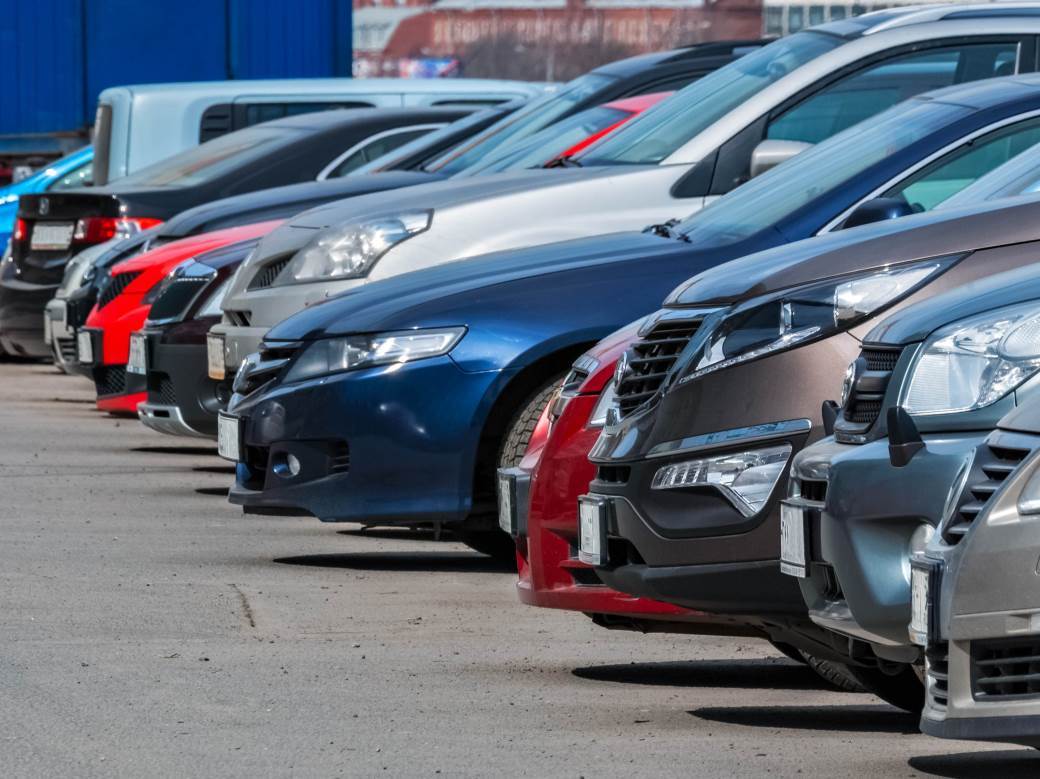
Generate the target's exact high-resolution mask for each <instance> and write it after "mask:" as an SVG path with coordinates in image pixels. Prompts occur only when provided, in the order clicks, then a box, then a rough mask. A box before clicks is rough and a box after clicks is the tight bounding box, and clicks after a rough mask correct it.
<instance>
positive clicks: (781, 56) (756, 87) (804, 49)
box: [581, 32, 845, 165]
mask: <svg viewBox="0 0 1040 779" xmlns="http://www.w3.org/2000/svg"><path fill="white" fill-rule="evenodd" d="M843 43H845V41H844V40H842V39H841V38H837V37H835V36H833V35H826V34H824V33H818V32H799V33H795V34H794V35H789V36H787V37H786V38H781V39H780V40H778V41H773V43H770V44H769V45H768V46H763V47H762V48H761V49H758V50H757V51H753V52H751V53H750V54H745V55H744V56H743V57H741V58H740V59H738V60H735V61H734V62H731V63H730V64H729V65H726V66H725V67H722V68H719V69H718V70H716V71H715V72H713V73H709V74H708V75H707V76H705V77H704V78H702V79H699V80H697V81H694V82H693V83H692V84H690V85H689V86H688V87H685V88H683V89H681V90H679V91H678V92H676V93H675V95H673V96H672V97H671V98H670V99H668V100H665V101H664V102H662V103H660V104H659V105H657V106H654V107H653V108H651V109H650V110H648V111H646V112H644V113H643V114H641V115H640V116H638V117H637V118H635V119H633V120H632V121H631V122H629V123H628V124H627V125H626V126H624V127H622V128H621V129H619V130H618V131H617V132H615V133H613V134H611V135H610V136H608V137H607V138H605V139H604V140H603V141H601V142H600V143H597V144H595V145H594V146H591V147H590V148H589V151H588V153H587V154H585V155H582V156H581V163H582V164H583V165H621V164H627V165H656V164H657V163H659V162H661V161H662V160H663V159H665V158H666V157H668V156H669V155H671V154H672V153H673V152H675V151H676V150H678V149H679V148H681V147H682V146H684V145H685V144H686V143H687V142H688V141H690V140H691V139H693V138H694V137H696V136H697V135H699V134H700V133H701V132H702V131H704V130H705V129H707V128H708V127H710V126H711V125H712V124H714V123H715V122H716V121H718V120H719V119H721V118H722V117H723V116H725V115H726V114H728V113H729V112H730V111H732V110H733V109H735V108H736V107H738V106H739V105H740V104H741V103H743V102H744V101H746V100H748V99H749V98H751V97H753V96H754V95H756V94H757V93H758V92H761V91H762V90H763V89H765V88H766V87H767V86H769V85H770V84H772V83H774V82H776V81H779V80H780V79H781V78H783V77H784V76H786V75H787V74H788V73H791V72H792V71H794V70H796V69H798V68H800V67H801V66H802V65H804V64H806V63H807V62H810V61H811V60H814V59H816V58H817V57H819V56H820V55H821V54H826V53H827V52H828V51H831V50H832V49H836V48H838V47H839V46H841V45H842V44H843Z"/></svg>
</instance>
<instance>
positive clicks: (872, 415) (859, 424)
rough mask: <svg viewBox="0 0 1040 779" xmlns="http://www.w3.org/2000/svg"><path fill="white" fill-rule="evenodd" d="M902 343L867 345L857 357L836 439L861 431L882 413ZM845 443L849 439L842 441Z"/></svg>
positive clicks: (868, 427) (872, 423)
mask: <svg viewBox="0 0 1040 779" xmlns="http://www.w3.org/2000/svg"><path fill="white" fill-rule="evenodd" d="M902 351H903V350H902V348H901V347H892V348H885V347H876V346H875V347H868V348H865V349H863V351H862V352H860V355H859V358H858V359H857V361H856V363H857V370H856V383H855V384H854V385H853V387H852V391H851V392H850V393H849V397H848V400H847V401H846V404H845V408H843V409H842V414H841V421H842V423H843V424H842V425H841V426H840V429H839V428H838V427H836V429H835V433H836V434H837V435H838V438H839V440H843V441H845V439H843V438H842V434H843V433H853V434H863V433H866V432H867V431H868V430H870V428H871V427H873V426H874V423H875V422H876V421H877V419H878V417H879V416H881V407H882V405H883V404H884V399H885V392H886V391H887V390H888V384H889V382H890V381H891V379H892V371H893V370H895V367H896V363H897V362H899V355H900V354H902ZM845 442H846V443H848V441H845Z"/></svg>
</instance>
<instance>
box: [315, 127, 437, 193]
mask: <svg viewBox="0 0 1040 779" xmlns="http://www.w3.org/2000/svg"><path fill="white" fill-rule="evenodd" d="M442 127H447V123H446V122H439V123H437V124H410V125H408V126H406V127H391V128H390V129H389V130H383V132H381V133H376V134H375V135H370V136H368V137H367V138H365V140H363V141H359V142H358V143H355V144H354V145H353V146H351V147H350V148H349V149H347V150H346V151H345V152H343V153H342V154H340V155H339V156H338V157H336V159H334V160H333V161H332V162H330V163H329V164H328V165H326V166H325V167H324V168H322V169H321V173H319V174H318V177H317V179H316V180H317V181H325V180H326V179H327V178H328V177H329V174H330V173H332V171H334V170H335V169H336V168H338V167H339V164H340V163H341V162H343V160H345V159H347V158H348V157H350V156H351V155H352V154H356V153H357V152H359V151H361V150H362V149H364V148H365V147H366V146H369V145H371V144H373V143H375V142H376V141H379V140H382V139H383V138H389V137H391V136H394V135H401V134H402V133H410V132H412V131H414V130H426V131H427V132H430V131H431V130H439V129H440V128H442ZM419 137H422V136H419Z"/></svg>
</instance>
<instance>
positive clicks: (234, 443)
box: [217, 413, 241, 462]
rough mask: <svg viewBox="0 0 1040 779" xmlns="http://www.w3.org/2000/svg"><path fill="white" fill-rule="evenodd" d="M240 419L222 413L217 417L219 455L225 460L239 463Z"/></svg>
mask: <svg viewBox="0 0 1040 779" xmlns="http://www.w3.org/2000/svg"><path fill="white" fill-rule="evenodd" d="M238 442H239V421H238V417H233V416H230V415H228V414H224V413H221V414H220V415H219V416H217V454H219V455H220V456H221V457H223V458H224V459H225V460H234V461H235V462H238V461H239V460H240V459H241V457H240V456H239V454H240V452H239V443H238Z"/></svg>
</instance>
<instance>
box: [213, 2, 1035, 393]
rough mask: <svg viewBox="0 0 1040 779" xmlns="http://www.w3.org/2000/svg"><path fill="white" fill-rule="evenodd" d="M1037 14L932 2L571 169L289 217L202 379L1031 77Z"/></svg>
mask: <svg viewBox="0 0 1040 779" xmlns="http://www.w3.org/2000/svg"><path fill="white" fill-rule="evenodd" d="M1038 11H1040V4H1035V3H1034V4H1027V3H1021V4H1019V3H1015V4H1013V5H1003V4H1001V5H970V6H968V5H956V6H931V7H923V8H922V7H918V8H904V9H901V10H900V9H891V10H887V11H879V12H876V13H873V14H867V15H864V16H860V17H857V18H853V19H848V20H845V21H841V22H834V23H830V24H826V25H821V26H819V27H815V28H812V29H809V30H806V31H804V32H800V33H797V34H795V35H791V36H789V37H786V38H782V39H780V40H778V41H775V42H773V43H771V44H770V45H768V46H765V47H763V48H761V49H758V50H757V51H753V52H751V53H749V54H747V55H745V56H744V57H742V58H740V59H738V60H736V61H734V62H733V63H731V64H729V65H727V66H725V67H723V68H721V69H719V70H717V71H715V72H714V73H711V74H710V75H708V76H705V77H704V78H702V79H700V80H699V81H696V82H694V83H693V84H691V85H690V86H688V87H686V88H684V89H682V90H680V91H679V92H677V93H676V94H675V95H674V96H673V97H671V98H669V99H667V100H665V101H663V102H661V103H659V104H658V105H657V106H655V107H653V108H651V109H649V110H648V111H646V112H645V113H643V114H642V115H640V116H639V117H637V118H636V119H633V120H632V121H631V122H629V123H628V124H627V125H626V126H624V127H622V128H621V129H619V130H618V131H617V132H615V133H614V134H612V135H610V136H608V137H607V138H605V139H604V140H602V141H601V142H599V143H597V144H595V145H593V146H591V147H590V148H589V149H588V150H587V151H586V152H585V153H584V154H583V155H582V156H581V157H580V158H579V160H578V161H577V166H575V167H567V168H565V169H552V170H533V171H520V172H514V173H500V174H495V175H490V176H486V177H473V178H456V179H453V180H449V181H444V182H440V183H431V184H425V185H422V186H418V187H409V188H405V189H401V190H397V191H395V192H392V193H385V194H379V195H372V196H365V197H360V198H355V199H353V200H351V201H350V202H349V203H342V204H339V205H337V204H331V205H329V206H325V207H323V208H321V209H315V210H313V211H310V212H307V213H304V214H301V215H300V216H299V217H297V218H295V219H293V220H292V222H291V223H290V224H289V225H287V226H284V227H282V228H279V229H278V230H276V231H274V232H273V233H272V234H270V235H269V236H268V237H267V238H265V239H264V241H263V242H262V243H261V245H260V247H259V248H258V249H257V251H256V253H255V254H254V255H253V256H252V257H251V258H250V259H249V260H248V261H247V262H246V263H244V264H243V266H242V267H241V268H240V269H239V272H238V274H237V275H236V277H235V279H234V283H233V285H232V288H231V290H230V292H229V294H228V295H227V297H226V298H225V300H224V305H223V309H224V316H223V321H222V322H221V324H219V325H217V326H215V327H214V328H213V329H212V330H211V331H210V349H211V354H210V360H211V375H213V376H214V377H217V374H219V373H220V368H219V362H220V361H219V357H218V355H217V351H218V350H221V351H223V356H224V359H223V364H224V371H225V372H227V373H230V372H233V371H234V369H236V368H237V366H238V365H239V364H240V362H241V361H242V359H243V358H244V357H245V356H246V355H247V354H248V353H250V352H252V351H254V350H255V349H256V347H257V345H258V344H259V341H260V339H261V338H262V337H263V334H264V333H265V332H266V330H267V329H268V328H270V327H271V326H273V325H275V324H277V323H278V322H279V321H281V320H282V319H284V318H286V317H287V316H289V315H291V314H293V313H294V312H296V311H299V310H300V309H301V308H304V307H305V306H307V305H311V304H313V303H316V302H319V301H321V300H324V299H325V298H327V297H329V296H330V295H333V294H337V293H339V292H343V291H345V290H348V289H350V288H351V287H354V286H357V285H359V284H364V283H366V282H367V281H370V280H375V279H380V278H385V277H388V276H393V275H396V274H399V273H404V272H407V271H411V270H415V269H418V268H422V267H428V266H430V265H435V264H439V263H444V262H449V261H453V260H460V259H464V258H467V257H472V256H475V255H479V254H485V253H488V252H492V251H498V250H504V249H513V248H518V247H523V246H533V245H538V244H545V243H551V242H555V241H562V240H567V239H573V238H580V237H585V236H591V235H598V234H606V233H612V232H617V231H623V230H635V229H641V228H644V227H646V226H647V225H651V224H655V223H663V222H666V221H668V220H671V219H674V218H678V217H683V216H686V215H688V214H690V213H691V212H695V211H697V210H698V209H700V208H702V207H703V206H704V205H706V204H707V203H708V202H709V201H710V200H712V199H714V198H715V197H717V196H719V195H722V194H725V193H726V192H729V191H730V190H732V189H734V188H735V187H737V186H739V185H740V184H742V183H743V182H745V181H747V180H748V179H749V178H750V177H751V176H753V175H756V174H757V173H760V172H762V171H764V170H766V169H768V168H769V167H772V166H775V165H776V164H778V163H780V162H782V161H783V160H785V159H787V158H789V157H791V156H793V155H794V154H796V153H797V152H799V151H801V150H802V149H804V148H807V147H808V146H809V145H811V144H813V143H816V142H818V141H822V140H824V139H826V138H828V137H830V136H832V135H834V134H835V133H837V132H839V131H840V130H844V129H846V128H848V127H851V126H852V125H854V124H856V123H858V122H859V121H861V120H864V119H867V118H869V117H871V116H873V115H875V114H877V113H879V112H880V111H882V110H884V109H886V108H888V107H890V106H892V105H893V104H895V103H898V102H900V101H902V100H904V99H906V98H908V97H911V96H913V95H916V94H920V93H922V92H925V91H929V90H932V89H936V88H939V87H943V86H949V85H951V84H955V83H961V82H965V81H973V80H978V79H984V78H989V77H993V76H1003V75H1010V74H1013V73H1018V72H1030V71H1033V70H1035V58H1034V56H1033V52H1034V51H1035V39H1036V37H1035V36H1036V34H1037V33H1038V32H1040V15H1038V14H1037V12H1038ZM849 153H850V154H852V155H854V154H855V149H850V150H849Z"/></svg>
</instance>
